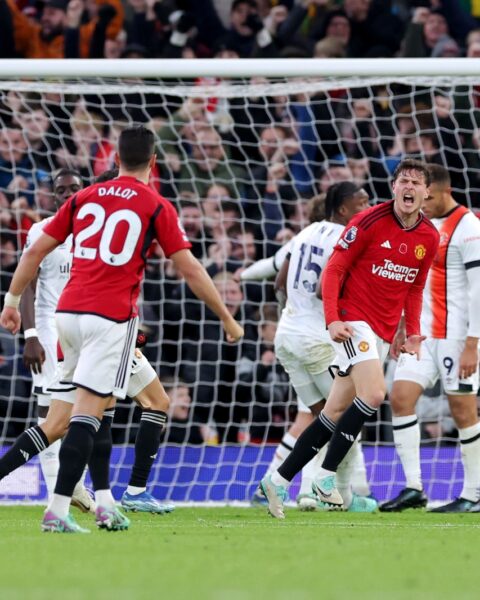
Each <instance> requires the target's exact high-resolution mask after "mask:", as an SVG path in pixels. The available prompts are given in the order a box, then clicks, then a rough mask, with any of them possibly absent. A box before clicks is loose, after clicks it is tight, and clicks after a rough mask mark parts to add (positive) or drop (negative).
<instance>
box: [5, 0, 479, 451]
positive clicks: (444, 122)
mask: <svg viewBox="0 0 480 600" xmlns="http://www.w3.org/2000/svg"><path fill="white" fill-rule="evenodd" d="M414 56H417V57H430V56H431V57H447V56H448V57H456V56H469V57H476V56H480V2H475V1H469V0H442V1H441V2H440V1H437V0H429V1H412V2H408V1H402V0H398V1H395V0H391V1H388V0H381V1H380V0H378V1H377V0H344V1H343V2H340V1H338V2H336V1H334V0H309V1H306V0H301V1H297V2H294V1H293V0H278V1H275V0H271V1H268V0H257V1H255V0H234V1H233V2H228V1H226V0H217V1H214V0H176V1H174V0H162V1H158V0H157V1H152V0H128V1H124V2H121V0H96V1H95V0H86V1H83V0H70V2H68V1H65V0H45V1H44V2H42V1H41V0H37V1H29V0H18V1H15V0H0V57H3V58H14V57H25V58H63V57H67V58H78V57H82V58H88V57H90V58H158V57H162V58H195V57H198V58H210V57H215V58H225V59H235V58H248V57H251V58H254V57H264V58H272V59H275V58H282V57H288V58H300V57H302V58H308V57H322V58H332V57H347V58H348V57H350V58H356V57H414ZM138 83H141V82H139V81H137V80H135V81H131V80H130V81H126V82H124V85H123V87H122V86H121V87H119V88H118V90H117V91H111V92H108V91H107V92H104V93H95V90H94V89H92V88H86V90H85V91H84V92H81V93H78V92H76V93H70V92H69V90H68V88H65V89H60V88H58V89H55V88H52V90H51V91H47V92H41V93H39V92H37V91H25V90H22V91H19V90H18V89H12V87H13V86H10V85H9V84H8V82H7V83H4V84H1V83H0V263H1V269H0V292H1V295H2V297H3V295H4V293H5V292H6V290H7V289H8V285H9V282H10V279H11V275H12V273H13V271H14V269H15V266H16V264H17V262H18V258H19V255H20V253H21V250H22V248H23V245H24V243H25V239H26V235H27V232H28V230H29V228H30V226H31V225H32V223H34V222H37V221H39V220H41V219H42V218H44V217H45V216H47V215H49V214H52V212H53V211H54V210H55V208H54V202H53V196H52V175H53V174H54V173H55V172H56V171H57V170H58V169H59V168H65V167H67V168H72V169H75V170H77V171H78V172H79V173H80V174H81V176H82V178H83V180H84V183H85V185H87V184H89V183H91V182H92V181H93V180H94V178H95V177H97V176H98V175H100V174H101V173H103V172H104V171H105V170H107V169H111V168H112V167H113V166H114V154H115V147H116V142H117V139H118V136H119V134H120V132H121V131H122V129H124V128H125V127H127V126H129V125H131V124H134V123H146V124H148V125H149V126H150V127H151V128H152V130H154V131H155V133H156V136H157V140H158V145H157V164H156V167H155V169H154V171H153V173H152V177H151V182H150V184H151V185H152V186H153V187H154V188H155V189H156V190H157V191H159V192H160V193H161V194H162V195H164V196H165V197H167V198H168V199H170V200H171V201H172V202H173V203H174V204H175V206H176V208H177V210H178V213H179V216H180V219H181V221H182V223H183V226H184V228H185V230H186V232H187V235H188V237H189V239H190V240H191V242H192V244H193V252H194V254H195V256H197V258H199V259H200V260H201V261H202V262H203V263H204V265H205V266H206V268H207V270H208V272H209V273H210V275H211V276H212V277H213V279H214V281H215V284H216V285H217V287H218V289H219V291H220V292H221V293H222V295H223V297H224V298H225V300H226V303H227V306H228V307H229V309H230V310H231V312H232V314H234V315H235V316H236V317H238V318H239V319H240V320H242V321H243V323H244V324H245V330H246V335H245V339H244V341H243V342H242V343H241V344H240V345H236V346H229V345H227V344H226V343H224V341H223V334H222V331H221V327H220V326H219V323H218V322H217V321H216V319H215V318H214V316H213V314H211V313H209V311H208V310H206V309H205V308H204V307H203V306H202V305H201V304H199V303H198V302H197V301H196V300H195V299H194V298H193V297H192V295H191V293H190V291H189V290H188V288H186V286H185V285H184V284H183V283H182V282H181V281H180V280H179V277H178V276H177V273H175V271H174V269H173V267H172V265H171V263H170V262H169V261H168V260H166V259H165V257H164V256H162V254H161V251H160V249H159V248H153V250H152V253H151V256H150V257H149V260H148V266H147V272H146V280H145V284H144V289H143V300H142V317H143V322H144V326H145V328H146V329H147V331H148V333H149V343H148V345H147V347H146V351H145V352H146V355H147V357H148V358H149V359H150V360H151V361H152V363H153V364H154V365H155V367H156V368H157V370H158V372H159V374H160V376H161V377H162V380H163V382H164V384H165V385H166V387H167V391H168V392H169V393H170V396H171V398H172V414H171V421H172V426H171V427H170V431H169V436H170V437H169V438H168V439H169V441H172V442H178V443H184V442H190V443H204V442H206V443H217V442H222V441H228V442H245V441H252V442H259V443H260V442H264V441H271V442H273V441H278V440H279V439H281V437H282V435H283V433H284V432H285V430H286V428H287V427H288V424H289V423H290V420H291V418H292V416H293V415H294V411H295V402H294V398H293V397H292V391H291V389H290V387H289V385H288V378H287V375H286V373H285V372H284V371H283V369H282V368H281V366H280V365H279V364H278V362H277V361H276V360H275V354H274V351H273V339H274V335H275V330H276V324H277V321H278V318H279V314H278V307H277V304H276V300H275V296H274V293H273V283H272V281H271V280H267V281H247V282H245V281H242V280H241V279H240V277H241V273H242V272H243V270H244V269H245V268H246V267H248V266H249V265H251V264H252V263H253V262H255V261H258V260H260V259H265V258H267V257H270V256H272V255H273V254H274V253H275V251H276V250H278V249H279V248H280V247H281V246H282V245H283V244H285V243H286V242H287V241H288V240H289V239H291V238H292V237H293V236H294V235H295V234H296V233H298V232H299V231H300V230H301V229H302V228H303V227H304V226H305V225H307V224H308V222H309V218H310V213H309V206H310V202H311V201H312V199H314V200H315V202H316V205H317V206H318V204H319V201H320V205H321V198H322V196H323V195H324V194H325V192H326V190H327V189H328V187H329V186H330V185H331V184H332V183H335V182H337V181H343V180H353V181H355V182H356V183H357V184H359V185H361V186H362V187H364V188H365V190H366V191H367V192H368V194H369V196H370V201H371V203H372V204H374V203H376V202H378V201H382V200H386V199H388V198H389V196H390V187H389V181H390V177H391V174H392V173H393V171H394V169H395V167H396V165H397V164H398V163H399V161H400V160H401V159H402V158H403V157H405V156H406V155H408V156H416V157H419V158H421V159H423V160H426V161H427V162H435V163H438V164H442V165H444V166H446V167H447V168H448V169H449V171H450V174H451V178H452V184H453V188H454V196H455V198H456V199H457V200H458V201H459V202H461V203H463V204H467V205H469V206H471V207H473V208H474V209H475V208H480V157H479V152H478V151H479V148H480V112H479V107H480V87H478V86H476V85H475V84H465V85H463V84H462V85H460V84H458V85H454V86H449V87H430V86H427V85H424V86H422V85H409V86H407V85H405V84H397V83H389V84H384V85H383V84H382V85H380V84H379V85H369V86H359V87H352V88H339V87H334V88H332V87H330V89H328V90H327V89H322V88H321V86H320V87H318V88H315V87H312V86H311V85H309V84H308V82H307V83H306V84H305V85H303V84H304V83H305V82H303V81H302V80H299V84H298V90H296V91H295V93H291V92H290V91H287V90H288V88H284V89H283V90H282V88H279V89H280V90H281V91H279V92H275V91H273V92H272V93H261V92H258V90H259V89H260V90H261V89H262V88H261V86H262V84H264V83H265V82H264V81H263V80H260V79H254V80H251V81H250V82H248V83H249V84H250V85H251V88H250V89H251V90H252V91H251V93H247V94H245V93H242V94H240V93H239V94H234V93H230V94H221V93H218V95H216V94H215V89H216V86H218V88H217V89H218V90H220V89H221V88H222V89H223V88H224V87H225V86H228V85H229V82H228V80H220V79H216V78H215V79H213V78H212V79H206V78H202V77H200V76H199V78H198V79H196V80H193V81H189V82H188V84H189V85H190V86H191V88H192V89H193V88H194V87H195V86H200V85H208V86H209V88H208V89H209V90H210V92H209V93H205V94H204V95H203V96H202V95H198V94H195V95H192V96H189V97H186V96H184V95H182V94H180V93H178V92H175V88H174V87H172V88H171V89H170V88H168V87H164V88H162V89H163V91H158V90H156V89H154V88H153V87H152V89H151V91H149V90H148V89H147V91H145V89H142V91H137V90H136V89H135V86H136V85H137V84H138ZM256 86H260V87H256ZM32 89H33V88H32ZM265 89H268V88H265ZM212 90H213V91H212ZM317 217H318V215H316V216H315V218H317ZM0 342H1V344H2V348H1V349H0V355H1V356H0V415H2V416H4V415H7V417H8V419H6V420H5V421H4V423H3V428H2V429H1V430H0V433H1V434H2V435H1V437H3V438H5V439H6V440H10V439H12V438H14V437H16V436H17V435H18V434H19V433H20V432H21V431H23V429H24V428H25V421H28V419H30V418H32V416H33V413H32V405H31V403H29V402H28V401H25V400H26V399H27V398H29V396H30V387H29V374H28V373H27V372H26V371H25V369H24V368H23V367H22V364H21V358H20V355H19V354H18V348H17V352H16V350H15V347H14V345H13V341H12V340H11V338H10V337H9V336H7V335H1V336H0ZM15 352H16V353H15ZM432 393H433V394H437V395H439V394H440V395H441V391H440V390H436V391H434V392H432ZM12 399H14V400H15V402H12ZM22 399H23V401H22ZM429 402H430V401H428V400H426V401H425V403H424V407H425V415H424V421H425V423H426V426H425V435H426V436H427V437H432V438H437V437H438V436H440V435H442V434H443V433H445V430H447V429H448V427H450V426H451V423H450V424H449V423H448V421H445V423H446V425H445V426H444V427H443V428H442V426H441V425H440V427H439V426H438V424H437V419H436V417H435V418H434V419H432V418H431V415H432V411H433V413H435V411H437V412H440V413H442V414H440V415H439V416H444V417H445V416H447V415H446V414H443V413H444V412H445V411H444V407H443V405H441V403H439V402H436V403H435V402H430V404H429ZM429 406H431V409H429ZM133 410H134V409H133V408H132V406H131V404H128V403H125V404H123V405H122V408H121V409H120V410H119V411H117V417H116V418H117V419H118V420H119V422H118V423H117V430H116V436H117V437H116V441H124V440H125V439H126V440H127V441H128V440H129V438H130V436H131V435H133V433H132V431H131V430H129V429H128V428H125V427H124V424H125V423H127V421H128V420H129V419H130V418H131V417H132V415H131V413H132V412H133ZM383 410H384V412H383V413H382V414H381V415H380V416H379V422H378V423H386V422H387V421H388V419H387V416H388V415H387V414H385V411H388V406H385V407H384V409H383ZM442 411H443V412H442ZM429 415H430V417H429ZM429 419H430V421H431V422H432V423H434V424H435V427H431V426H430V425H431V424H432V423H430V421H429ZM378 423H373V424H372V425H371V427H369V428H367V437H368V436H370V438H371V439H382V440H387V441H388V439H389V436H390V432H389V429H388V427H387V426H386V425H379V424H378ZM427 426H428V427H427Z"/></svg>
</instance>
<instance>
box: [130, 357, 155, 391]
mask: <svg viewBox="0 0 480 600" xmlns="http://www.w3.org/2000/svg"><path fill="white" fill-rule="evenodd" d="M156 376H157V373H156V372H155V369H154V368H153V367H152V365H151V364H150V363H149V362H148V360H147V359H146V358H145V357H144V356H143V354H142V353H141V352H140V350H139V349H138V348H135V352H134V355H133V366H132V371H131V374H130V379H129V381H128V387H127V396H129V397H130V398H135V396H136V395H137V394H138V393H140V392H141V391H142V390H143V389H145V388H146V387H147V385H148V384H150V383H152V381H153V380H154V379H155V377H156Z"/></svg>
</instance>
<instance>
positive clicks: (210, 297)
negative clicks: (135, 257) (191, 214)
mask: <svg viewBox="0 0 480 600" xmlns="http://www.w3.org/2000/svg"><path fill="white" fill-rule="evenodd" d="M170 259H171V260H172V261H173V264H174V265H175V268H176V269H178V270H179V271H180V273H181V274H182V275H183V277H184V278H185V281H186V282H187V284H188V286H189V288H190V289H191V290H192V292H193V293H194V294H195V296H196V297H197V298H199V299H200V300H203V302H205V304H206V305H207V306H208V308H210V310H212V311H213V312H214V313H215V314H216V315H217V317H218V318H219V319H220V320H221V321H222V324H223V328H224V330H225V333H226V335H227V340H228V341H229V342H236V341H237V340H239V339H240V338H241V337H242V336H243V328H242V327H241V326H240V325H239V323H237V321H236V320H235V319H234V318H233V317H232V315H231V314H230V313H229V312H228V309H227V307H226V306H225V304H224V302H223V300H222V298H221V297H220V294H219V293H218V291H217V288H216V287H215V285H214V283H213V281H212V280H211V278H210V276H209V275H208V273H207V272H206V270H205V269H204V267H203V266H202V265H201V264H200V262H199V261H198V260H197V259H196V258H195V257H194V256H193V254H192V253H191V252H190V250H179V251H178V252H174V253H173V254H172V255H170Z"/></svg>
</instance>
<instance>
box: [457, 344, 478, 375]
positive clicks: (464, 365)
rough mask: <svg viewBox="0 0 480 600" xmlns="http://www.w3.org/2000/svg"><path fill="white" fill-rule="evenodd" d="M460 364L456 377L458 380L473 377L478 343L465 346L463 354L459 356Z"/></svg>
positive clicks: (475, 368)
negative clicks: (457, 376)
mask: <svg viewBox="0 0 480 600" xmlns="http://www.w3.org/2000/svg"><path fill="white" fill-rule="evenodd" d="M459 362H460V364H459V366H458V375H459V377H460V379H467V377H470V375H473V374H474V373H475V371H476V370H477V367H478V342H477V341H476V342H475V343H474V344H469V343H468V342H467V343H466V344H465V348H464V349H463V352H462V353H461V354H460V361H459Z"/></svg>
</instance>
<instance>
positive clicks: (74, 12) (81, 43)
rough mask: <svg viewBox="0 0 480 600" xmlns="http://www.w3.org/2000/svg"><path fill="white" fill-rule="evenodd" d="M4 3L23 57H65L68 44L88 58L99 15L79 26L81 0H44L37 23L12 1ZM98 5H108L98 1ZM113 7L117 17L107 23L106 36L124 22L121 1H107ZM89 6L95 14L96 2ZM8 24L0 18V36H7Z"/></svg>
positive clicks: (19, 51)
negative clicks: (92, 6)
mask: <svg viewBox="0 0 480 600" xmlns="http://www.w3.org/2000/svg"><path fill="white" fill-rule="evenodd" d="M0 2H2V3H3V2H6V3H7V5H8V8H9V10H10V14H11V18H12V21H13V31H14V39H15V50H16V53H17V55H19V56H21V57H24V58H65V57H66V56H67V55H68V53H67V49H68V48H69V47H70V48H71V47H73V48H76V49H77V51H78V55H79V56H80V57H81V58H88V56H89V47H90V42H91V38H92V34H93V31H94V29H95V26H96V24H97V22H98V16H96V17H95V18H93V19H90V20H89V21H88V22H87V23H86V24H85V25H79V23H80V16H81V14H82V12H83V8H84V4H83V2H82V1H81V0H70V2H68V0H44V3H43V4H44V5H43V11H42V15H41V17H40V23H36V22H35V21H33V20H32V19H31V18H29V17H27V16H26V15H25V14H23V13H22V12H21V11H20V9H19V8H18V7H17V5H16V4H15V2H14V0H0ZM98 3H99V4H107V2H103V1H102V0H98ZM108 3H109V4H111V5H113V6H114V7H115V10H116V16H115V17H114V19H113V20H112V22H111V23H110V25H109V27H108V30H107V35H108V36H109V37H110V36H111V37H115V36H116V35H117V34H118V32H119V31H120V29H121V26H122V22H123V8H122V3H121V0H108ZM93 4H94V6H95V8H94V9H92V10H94V11H95V12H97V13H98V11H97V9H96V6H97V5H96V3H93ZM6 26H7V23H5V22H1V21H0V38H2V36H4V35H8V32H5V31H4V30H5V27H6Z"/></svg>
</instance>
